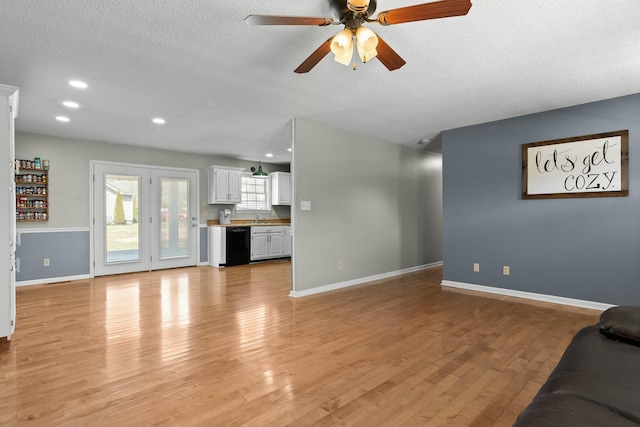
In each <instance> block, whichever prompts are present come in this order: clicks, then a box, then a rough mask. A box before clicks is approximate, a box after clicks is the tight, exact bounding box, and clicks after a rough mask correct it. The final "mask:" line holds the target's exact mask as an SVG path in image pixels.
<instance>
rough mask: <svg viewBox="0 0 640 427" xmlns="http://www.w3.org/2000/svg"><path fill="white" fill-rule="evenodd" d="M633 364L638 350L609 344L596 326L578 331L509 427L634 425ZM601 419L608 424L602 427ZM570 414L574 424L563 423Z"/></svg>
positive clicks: (638, 382)
mask: <svg viewBox="0 0 640 427" xmlns="http://www.w3.org/2000/svg"><path fill="white" fill-rule="evenodd" d="M639 361H640V346H637V345H629V344H627V343H625V342H622V341H618V340H612V339H609V337H608V336H606V335H605V334H603V333H602V332H601V331H600V328H599V327H598V326H597V325H593V326H588V327H586V328H583V329H581V330H580V331H578V333H576V335H575V336H574V337H573V340H572V341H571V343H570V344H569V346H568V347H567V350H566V351H565V352H564V354H563V355H562V358H561V359H560V362H559V363H558V365H557V366H556V368H555V369H554V370H553V372H552V373H551V375H550V376H549V378H548V379H547V382H546V383H545V384H544V385H543V386H542V388H541V389H540V391H539V392H538V394H537V395H536V397H535V398H534V400H533V402H532V403H531V404H530V407H529V408H527V410H525V411H524V412H523V414H522V415H521V417H520V418H519V419H518V421H517V422H516V423H515V424H514V425H515V426H518V427H521V426H528V425H538V426H559V425H583V426H602V425H624V424H625V423H627V421H629V422H631V423H635V424H636V425H638V424H640V405H639V404H638V401H639V400H638V399H639V396H640V363H639ZM559 402H562V403H560V404H559ZM589 408H590V409H589ZM607 413H609V414H610V415H611V421H610V422H604V421H603V417H605V416H606V414H607ZM572 414H579V416H578V415H576V421H579V422H577V424H569V423H568V421H567V420H568V419H569V418H570V417H571V416H572ZM585 418H586V419H592V422H586V421H585Z"/></svg>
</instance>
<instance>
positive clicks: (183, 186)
mask: <svg viewBox="0 0 640 427" xmlns="http://www.w3.org/2000/svg"><path fill="white" fill-rule="evenodd" d="M160 213H161V218H160V247H161V251H160V256H161V258H162V259H167V258H177V257H188V256H189V228H190V221H189V215H190V212H189V180H188V179H182V178H166V177H163V178H160Z"/></svg>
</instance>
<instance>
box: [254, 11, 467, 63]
mask: <svg viewBox="0 0 640 427" xmlns="http://www.w3.org/2000/svg"><path fill="white" fill-rule="evenodd" d="M328 2H329V8H330V10H331V14H332V15H333V16H334V18H335V19H332V18H316V17H307V16H279V15H249V16H247V17H246V18H245V22H246V23H247V24H249V25H313V26H321V27H322V26H325V25H344V29H343V30H342V31H340V32H339V33H338V34H336V35H335V36H334V37H330V38H329V39H327V41H325V42H324V43H322V44H321V45H320V47H319V48H318V49H316V50H315V52H313V53H312V54H311V55H310V56H309V57H308V58H307V59H305V60H304V62H302V64H300V66H299V67H298V68H296V69H295V70H294V72H296V73H298V74H300V73H307V72H309V71H311V69H312V68H313V67H315V66H316V65H317V64H318V62H320V60H321V59H322V58H324V57H325V56H326V55H327V54H328V53H329V52H333V54H334V55H335V60H336V61H337V62H340V63H341V64H344V65H349V64H350V62H351V59H352V57H353V51H354V40H355V49H357V51H358V56H359V57H360V59H361V60H362V62H363V63H365V62H367V61H369V60H370V59H372V58H375V57H377V58H378V59H379V60H380V62H382V64H383V65H384V66H385V67H387V68H388V69H389V71H393V70H397V69H398V68H400V67H402V66H403V65H404V64H405V63H406V62H405V60H404V59H402V58H401V57H400V55H398V54H397V53H396V51H394V50H393V49H392V48H391V47H389V45H388V44H387V43H386V42H385V41H384V40H382V38H381V37H380V36H378V35H377V34H375V33H374V32H373V31H371V30H370V29H369V28H367V27H365V26H364V24H365V23H377V24H381V25H385V26H386V25H395V24H402V23H405V22H415V21H426V20H428V19H437V18H448V17H452V16H463V15H466V14H467V13H468V12H469V9H471V1H470V0H439V1H434V2H431V3H423V4H417V5H414V6H407V7H401V8H398V9H391V10H387V11H384V12H380V13H379V14H378V16H376V17H375V18H370V16H372V15H373V13H374V12H375V10H376V5H377V0H328ZM355 68H356V64H355V62H354V63H353V69H354V70H355Z"/></svg>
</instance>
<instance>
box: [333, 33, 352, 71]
mask: <svg viewBox="0 0 640 427" xmlns="http://www.w3.org/2000/svg"><path fill="white" fill-rule="evenodd" d="M331 52H332V53H333V54H334V55H335V60H336V62H339V63H341V64H343V65H349V63H350V62H351V58H352V57H353V33H352V32H351V30H347V29H346V28H345V29H344V30H342V31H340V32H339V33H338V34H336V35H335V37H334V38H333V40H332V41H331Z"/></svg>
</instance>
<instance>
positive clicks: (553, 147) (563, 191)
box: [522, 130, 629, 199]
mask: <svg viewBox="0 0 640 427" xmlns="http://www.w3.org/2000/svg"><path fill="white" fill-rule="evenodd" d="M628 195H629V131H628V130H621V131H616V132H608V133H600V134H596V135H584V136H576V137H573V138H565V139H555V140H552V141H542V142H532V143H530V144H523V145H522V198H523V199H543V198H567V197H615V196H628Z"/></svg>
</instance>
